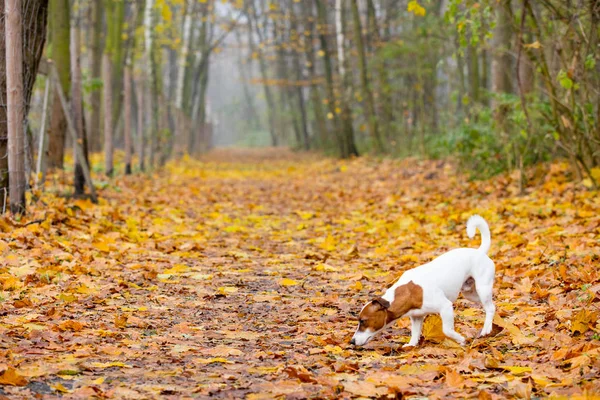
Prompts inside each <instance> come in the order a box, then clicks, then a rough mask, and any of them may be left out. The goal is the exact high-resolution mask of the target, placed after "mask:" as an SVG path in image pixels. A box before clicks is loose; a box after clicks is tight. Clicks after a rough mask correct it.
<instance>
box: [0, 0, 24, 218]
mask: <svg viewBox="0 0 600 400" xmlns="http://www.w3.org/2000/svg"><path fill="white" fill-rule="evenodd" d="M5 6H6V8H5V10H4V12H5V15H6V35H5V37H6V89H7V90H6V94H7V103H8V104H7V106H8V115H7V117H8V171H9V181H10V211H11V212H12V213H13V214H23V213H25V185H26V182H25V133H24V131H23V119H24V113H23V112H24V108H25V107H24V106H23V103H24V101H23V100H24V96H23V36H22V34H21V24H22V21H21V0H6V4H5Z"/></svg>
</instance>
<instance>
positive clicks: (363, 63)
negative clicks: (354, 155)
mask: <svg viewBox="0 0 600 400" xmlns="http://www.w3.org/2000/svg"><path fill="white" fill-rule="evenodd" d="M351 6H352V19H353V21H354V41H355V44H356V50H357V51H358V60H359V62H358V65H359V67H360V82H361V85H362V91H363V96H364V97H365V98H364V99H363V101H364V104H365V117H366V119H367V124H368V126H369V135H370V136H371V140H373V142H374V143H375V147H376V148H377V150H378V151H379V152H383V143H382V141H381V137H380V136H379V125H378V122H377V114H376V113H375V100H374V98H373V92H372V91H371V87H370V84H369V72H368V70H367V57H366V54H365V45H364V41H363V36H362V26H361V23H360V15H359V13H358V0H352V2H351Z"/></svg>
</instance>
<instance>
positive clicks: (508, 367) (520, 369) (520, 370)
mask: <svg viewBox="0 0 600 400" xmlns="http://www.w3.org/2000/svg"><path fill="white" fill-rule="evenodd" d="M499 368H502V369H504V370H506V371H508V372H510V373H511V374H513V375H521V374H524V373H525V372H531V367H516V366H511V365H500V366H499Z"/></svg>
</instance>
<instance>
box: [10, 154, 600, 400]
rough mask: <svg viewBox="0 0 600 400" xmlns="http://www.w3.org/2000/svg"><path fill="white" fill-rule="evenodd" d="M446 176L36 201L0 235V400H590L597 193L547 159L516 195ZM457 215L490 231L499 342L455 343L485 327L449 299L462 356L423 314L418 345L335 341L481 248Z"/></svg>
mask: <svg viewBox="0 0 600 400" xmlns="http://www.w3.org/2000/svg"><path fill="white" fill-rule="evenodd" d="M453 171H454V168H453V167H452V166H451V165H449V164H446V163H443V162H425V161H416V160H406V161H390V160H383V161H377V160H373V159H369V158H361V159H357V160H351V161H338V160H332V159H325V158H321V157H318V156H315V155H301V154H295V153H291V152H289V151H287V150H281V149H266V150H218V151H214V152H213V153H211V154H208V155H207V156H205V157H204V159H203V160H202V162H198V161H193V160H187V161H186V160H184V161H180V162H178V163H176V164H172V165H170V166H168V167H167V168H166V169H165V170H164V171H163V172H161V173H157V174H154V175H153V176H149V177H143V176H130V177H120V178H116V179H115V181H114V184H109V185H107V186H106V187H105V188H104V189H103V190H102V191H101V193H100V195H101V198H102V201H101V203H100V204H99V205H92V204H91V203H89V202H87V201H82V200H65V199H61V198H58V197H53V196H51V195H50V194H46V195H44V196H45V197H43V198H42V200H43V201H44V203H45V204H46V205H45V206H44V204H42V203H41V201H39V202H38V203H36V204H35V205H34V206H32V209H31V210H32V211H31V215H30V216H29V217H28V220H25V221H22V222H19V223H15V222H9V221H8V220H2V221H1V222H2V224H1V226H0V228H2V233H0V235H1V236H0V252H1V256H2V259H3V260H4V262H3V263H4V265H3V266H2V267H1V270H0V272H1V273H0V281H1V283H2V289H3V290H2V292H1V295H2V297H3V299H4V300H3V302H2V303H1V306H2V319H1V320H0V345H1V348H2V352H3V355H4V357H3V360H1V361H0V363H1V364H2V366H1V367H2V368H0V370H5V372H4V373H3V374H2V375H1V376H0V384H1V385H2V386H0V393H1V394H4V395H6V396H8V397H10V398H32V397H33V396H34V395H41V396H43V397H46V398H52V397H55V396H57V397H59V396H65V397H67V398H72V397H78V398H89V397H93V396H98V397H108V398H132V399H134V398H135V399H138V398H182V397H184V398H185V397H197V398H205V397H208V396H212V397H211V398H243V397H244V396H248V397H249V398H254V399H259V398H273V397H276V396H282V397H284V398H307V397H311V396H313V397H320V398H332V397H351V396H365V397H381V396H383V397H385V396H388V395H389V396H392V397H393V395H394V394H395V393H402V394H405V395H408V394H419V395H426V396H442V397H443V396H458V395H460V396H463V395H474V396H477V394H478V393H480V392H485V394H489V395H491V396H492V397H497V398H504V397H507V396H524V395H527V394H528V393H534V394H536V395H541V396H544V395H548V394H550V393H558V394H573V393H581V392H582V391H583V390H586V389H587V390H592V391H594V392H595V393H598V391H599V389H600V387H599V386H598V385H599V384H600V383H599V382H600V380H598V379H597V378H598V370H599V369H598V367H599V366H600V356H599V349H600V341H599V340H598V334H599V333H600V331H598V325H597V318H598V304H599V300H600V295H599V292H600V280H599V279H600V276H599V273H598V268H597V262H598V254H600V241H599V237H600V235H599V233H600V200H599V198H598V196H597V194H594V193H592V192H589V191H587V190H584V189H582V188H579V187H578V186H577V185H575V184H571V183H567V181H566V179H565V174H566V168H565V166H563V165H559V164H557V165H554V166H552V168H551V170H550V172H549V173H548V174H547V175H546V176H544V177H539V179H538V180H539V182H537V183H538V185H537V186H536V188H535V189H533V190H531V192H530V193H528V194H527V195H525V196H517V195H516V189H515V188H516V185H515V183H514V182H512V181H511V179H510V178H508V177H498V178H495V179H493V180H490V181H485V182H469V181H468V180H467V179H466V178H465V177H464V176H461V175H458V174H456V173H454V172H453ZM473 213H479V214H481V215H482V216H484V217H485V218H486V219H487V220H488V222H489V224H490V227H491V231H492V247H491V251H490V255H491V257H492V258H493V259H494V260H495V262H496V265H497V280H496V286H495V289H494V293H495V298H496V304H497V307H498V314H499V317H500V318H498V319H497V320H496V322H497V323H498V324H499V325H501V327H496V329H495V330H494V332H493V333H494V336H491V337H488V338H483V339H475V340H473V339H472V338H474V337H475V336H476V334H477V332H478V330H479V329H481V326H482V322H483V320H482V317H483V312H482V310H481V309H480V308H479V307H478V306H475V308H471V307H473V305H472V304H471V303H467V302H466V301H465V300H459V301H458V302H457V305H456V329H457V331H459V332H461V333H462V334H463V335H465V336H467V337H468V338H469V340H468V344H467V346H466V347H465V348H460V347H459V346H457V345H456V344H455V343H454V342H452V341H450V340H444V338H443V337H442V336H440V327H439V322H438V321H437V320H435V319H432V320H431V321H429V322H428V323H426V327H425V332H424V333H425V339H424V340H423V341H422V343H421V344H420V345H419V346H418V347H417V348H414V349H410V350H405V349H401V346H402V344H403V343H405V342H406V341H407V340H408V335H409V330H408V325H409V323H408V320H407V319H402V320H401V321H400V322H398V324H397V326H395V327H394V328H388V329H387V330H386V331H385V332H384V333H383V334H381V335H380V336H378V337H377V338H376V339H374V340H373V341H372V342H371V343H369V344H368V345H367V346H366V347H365V348H364V349H354V348H353V347H351V346H350V345H349V344H348V340H349V339H350V337H351V335H352V333H353V330H354V329H355V321H354V318H355V317H354V316H353V314H355V313H356V312H358V311H359V310H360V308H361V307H362V305H363V304H364V302H365V301H367V300H368V299H369V298H370V296H371V295H375V294H381V293H382V291H383V290H384V289H385V288H386V287H387V286H388V285H390V284H391V283H392V282H393V281H394V280H395V279H397V277H398V276H399V275H400V274H401V272H402V271H404V270H405V269H408V268H412V267H415V266H417V265H419V264H422V263H424V262H427V261H428V260H430V259H432V258H433V257H435V256H437V255H439V254H441V253H442V252H444V251H446V250H448V249H451V248H454V247H457V246H470V247H477V246H479V242H480V237H479V235H478V236H477V237H476V238H475V239H473V240H469V239H468V238H467V235H466V232H465V223H466V220H467V218H468V217H469V216H470V215H471V214H473ZM36 219H40V220H41V219H43V222H41V223H34V224H30V225H26V222H27V221H34V220H36ZM11 224H12V225H11ZM15 226H16V227H15ZM502 328H504V329H502ZM594 330H596V332H594ZM594 380H595V382H594ZM11 385H17V386H11ZM484 398H489V397H484Z"/></svg>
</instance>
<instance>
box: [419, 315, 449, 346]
mask: <svg viewBox="0 0 600 400" xmlns="http://www.w3.org/2000/svg"><path fill="white" fill-rule="evenodd" d="M423 336H424V337H425V339H427V340H429V341H432V342H434V343H442V342H443V341H444V340H445V339H446V335H444V331H443V330H442V319H441V318H440V316H439V315H430V316H428V317H427V319H426V320H425V322H424V323H423Z"/></svg>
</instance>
